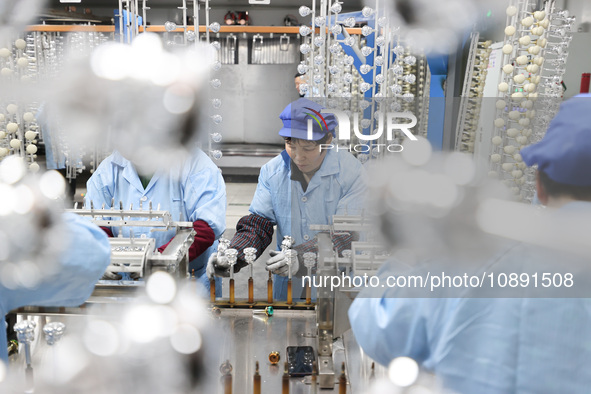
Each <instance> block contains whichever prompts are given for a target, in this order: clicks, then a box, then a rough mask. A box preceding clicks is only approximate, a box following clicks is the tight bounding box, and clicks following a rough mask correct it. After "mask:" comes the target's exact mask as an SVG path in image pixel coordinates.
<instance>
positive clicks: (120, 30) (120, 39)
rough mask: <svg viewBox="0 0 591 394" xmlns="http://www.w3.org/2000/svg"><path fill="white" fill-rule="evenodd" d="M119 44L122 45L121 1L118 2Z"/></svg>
mask: <svg viewBox="0 0 591 394" xmlns="http://www.w3.org/2000/svg"><path fill="white" fill-rule="evenodd" d="M119 42H121V43H122V44H123V0H119Z"/></svg>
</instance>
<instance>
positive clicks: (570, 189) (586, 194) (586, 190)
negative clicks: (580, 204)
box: [538, 170, 591, 201]
mask: <svg viewBox="0 0 591 394" xmlns="http://www.w3.org/2000/svg"><path fill="white" fill-rule="evenodd" d="M538 176H539V179H540V184H541V185H542V187H543V188H544V190H545V191H546V194H548V196H550V197H560V196H565V197H572V198H574V199H575V200H580V201H591V186H575V185H568V184H565V183H560V182H556V181H554V180H552V179H550V177H549V176H548V174H546V173H545V172H544V171H539V170H538Z"/></svg>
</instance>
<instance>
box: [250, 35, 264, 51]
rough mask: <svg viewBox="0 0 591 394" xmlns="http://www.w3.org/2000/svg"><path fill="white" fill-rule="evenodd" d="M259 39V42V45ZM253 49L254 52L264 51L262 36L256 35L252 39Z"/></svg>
mask: <svg viewBox="0 0 591 394" xmlns="http://www.w3.org/2000/svg"><path fill="white" fill-rule="evenodd" d="M257 39H258V40H259V41H258V43H257ZM252 49H253V50H254V51H260V50H262V49H263V36H262V35H260V34H255V35H254V36H253V37H252Z"/></svg>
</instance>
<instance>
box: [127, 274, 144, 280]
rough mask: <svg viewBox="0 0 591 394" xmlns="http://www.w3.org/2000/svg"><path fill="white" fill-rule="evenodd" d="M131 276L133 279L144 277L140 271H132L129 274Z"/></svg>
mask: <svg viewBox="0 0 591 394" xmlns="http://www.w3.org/2000/svg"><path fill="white" fill-rule="evenodd" d="M129 277H130V278H131V279H132V280H138V279H140V278H141V277H142V275H141V273H140V272H131V273H130V274H129Z"/></svg>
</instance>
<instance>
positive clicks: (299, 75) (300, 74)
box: [293, 73, 306, 79]
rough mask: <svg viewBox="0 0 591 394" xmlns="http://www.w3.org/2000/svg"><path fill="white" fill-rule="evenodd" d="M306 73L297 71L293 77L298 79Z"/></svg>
mask: <svg viewBox="0 0 591 394" xmlns="http://www.w3.org/2000/svg"><path fill="white" fill-rule="evenodd" d="M304 75H306V74H302V73H296V75H294V77H293V79H296V78H297V77H303V76H304Z"/></svg>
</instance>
